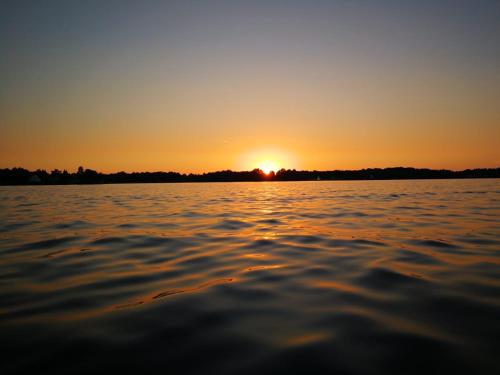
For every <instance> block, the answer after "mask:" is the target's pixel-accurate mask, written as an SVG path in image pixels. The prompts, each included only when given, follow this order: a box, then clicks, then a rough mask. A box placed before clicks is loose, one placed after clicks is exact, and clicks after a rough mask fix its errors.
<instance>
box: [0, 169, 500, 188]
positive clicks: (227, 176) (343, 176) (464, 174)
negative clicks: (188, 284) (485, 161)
mask: <svg viewBox="0 0 500 375" xmlns="http://www.w3.org/2000/svg"><path fill="white" fill-rule="evenodd" d="M469 178H500V168H478V169H466V170H462V171H451V170H446V169H440V170H436V169H425V168H421V169H417V168H407V167H395V168H369V169H360V170H333V171H297V170H294V169H293V170H290V169H287V170H285V169H281V170H279V171H277V172H276V173H274V172H270V173H269V174H265V173H264V172H262V171H261V170H260V169H254V170H252V171H241V172H234V171H230V170H225V171H218V172H209V173H203V174H193V173H190V174H181V173H178V172H132V173H126V172H118V173H107V174H106V173H100V172H97V171H94V170H92V169H84V168H82V167H80V168H78V171H77V172H74V173H70V172H67V171H66V170H64V171H60V170H57V169H55V170H53V171H52V172H50V173H49V172H47V171H45V170H40V169H39V170H36V171H28V170H26V169H24V168H12V169H9V168H6V169H0V185H3V186H9V185H10V186H18V185H86V184H127V183H189V182H260V181H316V180H323V181H356V180H358V181H366V180H429V179H469Z"/></svg>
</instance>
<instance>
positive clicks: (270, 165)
mask: <svg viewBox="0 0 500 375" xmlns="http://www.w3.org/2000/svg"><path fill="white" fill-rule="evenodd" d="M259 169H260V170H261V171H262V172H264V173H265V174H269V173H271V172H276V171H277V170H278V169H279V166H278V164H277V163H276V162H274V161H264V162H262V163H260V164H259Z"/></svg>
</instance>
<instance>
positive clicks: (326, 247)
mask: <svg viewBox="0 0 500 375" xmlns="http://www.w3.org/2000/svg"><path fill="white" fill-rule="evenodd" d="M0 301H1V305H0V337H2V340H1V344H0V345H1V348H0V349H1V352H2V357H3V360H2V362H1V364H0V372H1V373H2V374H7V373H18V372H21V371H31V372H33V373H40V372H41V373H61V374H70V373H89V372H95V371H112V372H113V373H115V372H120V371H137V372H138V373H158V372H164V373H174V374H177V373H178V374H188V373H196V374H207V373H217V374H236V373H237V374H247V373H248V374H255V373H257V374H277V373H287V374H314V373H321V374H326V373H342V374H388V373H394V374H413V373H415V374H417V373H418V374H422V373H440V374H444V373H452V371H455V372H456V371H460V372H469V373H475V374H478V373H484V374H486V373H494V372H496V373H500V364H499V359H498V358H500V357H499V356H500V344H499V338H500V180H498V179H496V180H495V179H484V180H415V181H310V182H261V183H207V184H131V185H91V186H22V187H0Z"/></svg>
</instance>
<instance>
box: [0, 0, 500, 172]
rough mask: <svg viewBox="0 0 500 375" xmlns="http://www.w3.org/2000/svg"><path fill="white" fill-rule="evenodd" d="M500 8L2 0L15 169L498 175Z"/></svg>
mask: <svg viewBox="0 0 500 375" xmlns="http://www.w3.org/2000/svg"><path fill="white" fill-rule="evenodd" d="M499 20H500V1H497V0H491V1H480V0H474V1H470V0H469V1H458V0H453V1H451V0H450V1H404V0H399V1H395V0H394V1H368V0H367V1H333V0H332V1H314V0H309V1H306V0H304V1H293V0H287V1H284V0H283V1H271V0H267V1H256V0H254V1H237V0H230V1H188V0H182V1H104V0H99V1H70V0H66V1H22V0H16V1H2V6H1V11H0V82H1V85H0V167H14V166H22V167H25V168H28V169H35V168H45V169H49V170H50V169H54V168H59V169H68V170H75V169H76V168H77V167H78V166H79V165H83V166H85V167H88V168H92V169H97V170H100V171H106V172H109V171H117V170H125V171H133V170H150V171H151V170H177V171H181V172H200V171H209V170H220V169H233V170H241V169H252V168H253V167H255V166H257V165H259V164H260V163H262V162H263V161H265V160H270V161H271V162H274V163H275V164H276V165H277V166H278V167H286V168H297V169H299V168H300V169H355V168H364V167H387V166H414V167H430V168H450V169H463V168H474V167H498V166H500V21H499Z"/></svg>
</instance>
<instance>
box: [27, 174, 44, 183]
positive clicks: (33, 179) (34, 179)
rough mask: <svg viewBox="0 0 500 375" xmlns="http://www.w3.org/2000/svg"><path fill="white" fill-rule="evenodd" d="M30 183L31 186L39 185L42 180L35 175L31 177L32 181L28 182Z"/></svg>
mask: <svg viewBox="0 0 500 375" xmlns="http://www.w3.org/2000/svg"><path fill="white" fill-rule="evenodd" d="M28 182H29V183H30V184H39V183H41V182H42V180H41V179H40V177H38V175H36V174H34V175H32V176H31V177H30V179H29V180H28Z"/></svg>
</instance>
